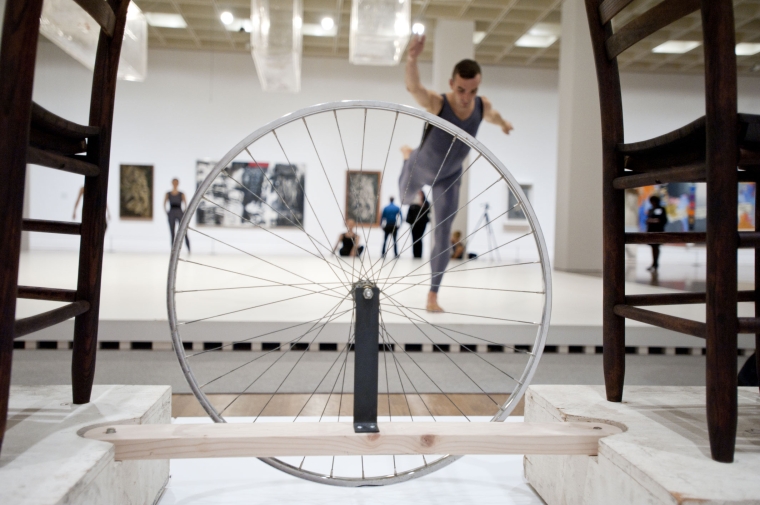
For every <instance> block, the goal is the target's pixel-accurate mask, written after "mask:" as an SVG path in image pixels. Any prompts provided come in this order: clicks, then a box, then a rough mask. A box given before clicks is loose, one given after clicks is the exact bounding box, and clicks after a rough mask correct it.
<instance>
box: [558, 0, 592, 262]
mask: <svg viewBox="0 0 760 505" xmlns="http://www.w3.org/2000/svg"><path fill="white" fill-rule="evenodd" d="M560 43H561V46H560V56H559V135H558V146H557V147H558V148H557V221H556V227H555V230H556V231H555V239H554V244H555V246H554V268H556V269H557V270H565V271H570V272H601V270H602V131H601V116H600V112H599V94H598V88H597V83H596V70H595V68H594V56H593V52H592V49H591V36H590V35H589V30H588V21H587V18H586V8H585V5H584V2H583V0H565V1H564V2H563V4H562V38H561V40H560Z"/></svg>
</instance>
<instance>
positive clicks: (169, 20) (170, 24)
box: [145, 12, 187, 28]
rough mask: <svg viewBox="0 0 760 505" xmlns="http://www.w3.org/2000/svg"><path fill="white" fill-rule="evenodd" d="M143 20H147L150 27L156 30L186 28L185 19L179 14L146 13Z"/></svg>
mask: <svg viewBox="0 0 760 505" xmlns="http://www.w3.org/2000/svg"><path fill="white" fill-rule="evenodd" d="M145 19H147V21H148V24H149V25H150V26H155V27H157V28H187V23H186V22H185V18H183V17H182V16H181V15H179V14H166V13H163V12H146V13H145Z"/></svg>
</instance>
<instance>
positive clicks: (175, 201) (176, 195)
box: [164, 178, 190, 252]
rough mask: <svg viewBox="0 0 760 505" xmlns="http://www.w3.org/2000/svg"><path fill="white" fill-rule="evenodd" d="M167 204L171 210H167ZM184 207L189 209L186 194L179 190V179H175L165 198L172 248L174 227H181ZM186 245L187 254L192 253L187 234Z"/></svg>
mask: <svg viewBox="0 0 760 505" xmlns="http://www.w3.org/2000/svg"><path fill="white" fill-rule="evenodd" d="M167 202H168V203H169V209H167V208H166V203H167ZM182 205H184V206H185V209H187V200H185V194H184V193H183V192H181V191H180V190H179V179H176V178H175V179H172V190H171V191H169V192H168V193H166V197H165V198H164V210H166V214H167V215H168V216H169V231H170V232H171V234H172V247H174V233H175V228H174V227H175V226H179V223H180V221H182V216H183V215H184V214H185V209H183V208H182ZM185 244H186V245H187V252H190V239H189V238H188V237H187V234H185Z"/></svg>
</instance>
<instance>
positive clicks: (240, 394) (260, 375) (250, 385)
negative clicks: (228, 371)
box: [219, 301, 342, 422]
mask: <svg viewBox="0 0 760 505" xmlns="http://www.w3.org/2000/svg"><path fill="white" fill-rule="evenodd" d="M341 303H342V301H341V302H339V303H337V304H336V305H335V307H334V308H333V309H331V310H330V311H332V312H333V314H332V315H331V316H326V317H327V319H328V320H327V321H326V322H325V323H324V324H322V325H320V328H319V331H318V332H317V335H316V336H315V337H314V339H316V338H317V337H318V336H319V333H320V332H321V331H322V329H323V328H324V327H325V326H327V324H328V323H329V322H330V321H332V320H334V319H335V317H333V316H335V310H336V309H337V308H338V307H340V304H341ZM330 311H328V312H330ZM338 317H339V316H338ZM331 318H332V319H331ZM313 328H314V327H312V329H313ZM309 331H311V329H310V330H309ZM308 333H309V332H306V333H304V334H303V335H301V336H300V337H298V339H296V340H295V343H297V342H299V341H300V340H301V339H302V338H303V337H305V336H306V335H307V334H308ZM313 341H314V340H312V342H313ZM278 347H282V344H281V345H280V346H278ZM292 349H293V344H292V343H291V345H290V348H289V349H285V351H284V352H282V354H281V355H280V357H278V358H277V359H276V360H274V361H273V362H272V364H270V365H269V366H268V367H267V368H266V369H265V370H264V371H263V372H261V373H260V374H259V375H258V376H257V377H256V378H255V379H253V381H252V382H251V383H250V384H248V386H246V387H245V389H243V390H242V391H241V392H240V393H238V394H237V396H235V398H233V399H232V401H231V402H230V403H228V404H227V406H225V407H224V408H223V409H222V411H221V412H219V415H220V416H221V415H223V414H224V412H225V411H226V410H227V409H228V408H230V406H231V405H232V404H233V403H235V402H236V401H237V400H238V399H240V397H241V396H243V395H244V394H245V392H246V391H248V390H249V389H250V388H252V387H253V385H254V384H256V382H257V381H258V380H259V379H260V378H261V377H263V376H264V374H266V373H267V372H268V371H269V370H271V369H272V367H273V366H274V365H276V364H277V363H278V362H279V361H280V360H281V359H282V358H284V357H285V356H286V355H287V354H288V352H290V351H291V350H292ZM302 357H303V356H302ZM253 361H254V360H251V362H253ZM240 368H241V367H238V368H237V369H240ZM278 389H279V388H278ZM269 400H270V401H271V398H270V399H269ZM267 405H269V401H267ZM265 408H266V405H264V407H263V408H262V409H261V410H260V411H259V414H258V415H257V416H256V419H254V421H253V422H256V420H257V419H258V418H259V416H260V415H261V412H263V411H264V409H265Z"/></svg>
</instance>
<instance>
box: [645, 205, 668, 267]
mask: <svg viewBox="0 0 760 505" xmlns="http://www.w3.org/2000/svg"><path fill="white" fill-rule="evenodd" d="M649 203H651V204H652V208H651V209H649V213H648V214H647V231H648V232H663V231H665V225H666V224H668V215H667V213H666V212H665V209H664V208H662V207H661V206H660V197H659V196H657V195H653V196H651V197H649ZM650 245H651V246H652V266H651V267H649V268H647V270H649V271H650V272H652V273H654V272H657V269H658V268H659V267H660V244H650Z"/></svg>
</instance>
